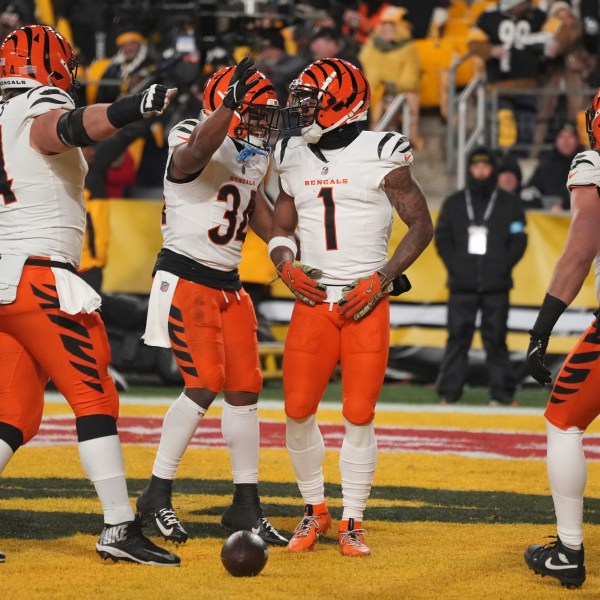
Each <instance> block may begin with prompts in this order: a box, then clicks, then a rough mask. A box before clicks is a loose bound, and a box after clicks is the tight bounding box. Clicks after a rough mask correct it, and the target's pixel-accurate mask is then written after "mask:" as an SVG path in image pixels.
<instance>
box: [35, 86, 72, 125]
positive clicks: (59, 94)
mask: <svg viewBox="0 0 600 600" xmlns="http://www.w3.org/2000/svg"><path fill="white" fill-rule="evenodd" d="M25 101H26V103H27V105H26V108H25V111H26V112H25V118H35V117H39V116H40V115H43V114H44V113H47V112H48V111H50V110H56V109H59V108H60V109H64V110H73V109H74V108H75V103H74V102H73V98H71V96H69V94H67V92H63V90H61V89H59V88H56V87H49V86H43V87H36V88H33V89H32V90H30V91H29V92H27V94H25Z"/></svg>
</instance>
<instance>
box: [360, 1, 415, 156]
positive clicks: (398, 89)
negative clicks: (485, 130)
mask: <svg viewBox="0 0 600 600" xmlns="http://www.w3.org/2000/svg"><path fill="white" fill-rule="evenodd" d="M405 15H406V9H404V8H398V7H393V6H390V7H388V8H387V9H386V10H385V11H384V12H383V14H382V16H381V20H380V22H379V24H378V25H377V26H376V27H375V29H374V30H373V32H372V33H371V35H370V36H369V39H368V40H367V43H366V44H365V45H364V46H363V48H362V49H361V51H360V53H359V55H358V56H359V58H360V60H361V62H362V65H363V68H364V72H365V75H366V76H367V79H368V80H369V83H370V84H371V88H372V90H373V98H372V100H371V117H372V119H373V122H374V123H377V121H378V120H379V119H380V118H381V117H382V116H383V113H384V110H385V108H386V106H387V104H388V99H389V100H391V99H393V97H394V95H395V94H399V93H403V94H405V95H406V99H407V101H408V104H409V107H410V127H409V132H408V137H409V139H410V142H411V144H412V146H413V148H415V149H416V150H420V149H421V148H423V147H424V146H425V141H424V139H423V138H422V137H421V135H420V133H419V87H420V81H421V59H420V57H419V52H418V50H417V46H416V44H415V42H414V40H413V39H412V36H411V33H410V24H409V23H408V22H407V21H405V20H404V17H405Z"/></svg>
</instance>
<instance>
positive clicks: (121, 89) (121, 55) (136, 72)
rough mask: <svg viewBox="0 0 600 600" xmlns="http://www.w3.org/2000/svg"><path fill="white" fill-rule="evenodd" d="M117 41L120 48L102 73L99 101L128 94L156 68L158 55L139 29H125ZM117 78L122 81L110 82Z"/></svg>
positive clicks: (106, 100) (110, 100) (107, 100)
mask: <svg viewBox="0 0 600 600" xmlns="http://www.w3.org/2000/svg"><path fill="white" fill-rule="evenodd" d="M116 43H117V46H118V48H119V50H118V52H117V53H116V54H115V55H114V57H113V58H112V60H111V61H110V64H109V65H108V67H107V68H106V71H105V72H104V74H103V75H102V80H101V84H100V89H99V90H98V96H97V99H96V101H97V102H98V103H104V102H114V101H115V100H116V99H117V98H119V97H120V96H126V95H127V94H129V93H130V91H131V90H133V88H135V86H136V85H137V84H138V83H140V81H142V79H144V77H146V76H147V75H148V74H149V73H151V72H152V71H154V70H155V69H156V57H155V56H154V54H153V53H152V52H151V51H150V49H149V46H148V42H147V41H146V38H145V37H144V36H143V35H142V34H141V33H140V32H139V31H135V30H128V31H124V32H123V33H121V34H120V35H119V36H118V37H117V39H116ZM117 80H118V81H120V83H117V84H112V83H109V82H111V81H117ZM102 82H105V83H102Z"/></svg>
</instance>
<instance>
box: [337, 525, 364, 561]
mask: <svg viewBox="0 0 600 600" xmlns="http://www.w3.org/2000/svg"><path fill="white" fill-rule="evenodd" d="M361 525H362V523H361V522H360V521H355V520H354V519H348V520H344V521H341V523H340V528H339V531H338V544H339V545H340V552H341V553H342V554H343V555H344V556H370V555H371V550H370V548H369V547H368V546H367V545H366V544H365V537H364V536H365V533H366V531H365V530H364V529H362V528H361Z"/></svg>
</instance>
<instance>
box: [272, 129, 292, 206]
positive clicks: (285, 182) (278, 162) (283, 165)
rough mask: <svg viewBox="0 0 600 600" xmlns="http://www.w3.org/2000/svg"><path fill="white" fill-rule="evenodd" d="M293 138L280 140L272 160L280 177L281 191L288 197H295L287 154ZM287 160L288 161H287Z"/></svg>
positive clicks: (274, 168)
mask: <svg viewBox="0 0 600 600" xmlns="http://www.w3.org/2000/svg"><path fill="white" fill-rule="evenodd" d="M291 139H292V138H289V137H288V138H283V139H282V140H279V141H278V142H277V144H276V145H275V149H274V150H273V154H272V155H271V156H272V160H273V170H274V171H275V173H277V175H278V176H279V184H280V185H281V189H282V190H283V191H284V192H285V193H286V194H287V195H288V196H292V197H293V196H294V194H293V192H292V186H291V184H290V181H289V174H288V167H289V165H290V157H289V153H288V152H287V149H288V145H289V143H290V140H291ZM286 159H287V160H286Z"/></svg>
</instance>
